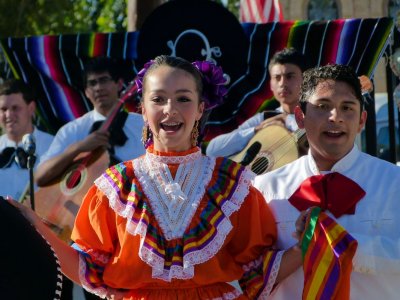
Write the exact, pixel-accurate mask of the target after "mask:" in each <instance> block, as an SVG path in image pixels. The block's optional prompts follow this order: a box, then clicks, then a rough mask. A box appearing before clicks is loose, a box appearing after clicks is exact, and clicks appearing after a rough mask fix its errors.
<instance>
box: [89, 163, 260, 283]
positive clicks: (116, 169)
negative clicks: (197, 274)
mask: <svg viewBox="0 0 400 300" xmlns="http://www.w3.org/2000/svg"><path fill="white" fill-rule="evenodd" d="M143 159H144V158H143V157H140V158H137V159H136V160H135V161H136V162H137V164H144V163H143V161H142V160H143ZM134 164H135V163H134ZM134 172H135V171H134V170H133V164H132V162H124V163H120V164H118V165H115V166H112V167H110V168H109V169H107V170H106V172H105V173H104V174H103V175H102V176H101V177H100V178H98V179H97V180H96V185H97V186H98V187H101V190H102V191H103V192H104V193H105V194H106V195H107V197H108V198H109V201H110V206H111V207H112V208H113V209H114V210H115V211H116V213H118V214H119V215H121V216H124V217H127V218H128V221H127V223H128V225H127V228H128V231H129V232H130V233H131V234H132V235H140V236H141V246H140V249H139V255H140V257H141V258H142V260H144V261H145V262H146V263H148V264H149V266H151V267H152V268H153V277H155V278H159V279H163V280H165V281H170V280H171V279H172V278H181V279H184V278H186V279H187V278H191V277H192V276H193V274H191V273H193V268H194V266H195V265H197V264H199V263H202V262H204V261H206V260H208V259H210V258H211V257H212V256H213V255H214V254H215V253H214V252H215V251H218V250H219V249H220V247H221V246H222V244H223V242H224V241H225V239H226V236H227V235H228V234H229V232H230V231H231V229H232V224H231V222H230V219H229V216H230V215H231V214H232V213H233V212H235V211H237V210H238V209H239V208H240V207H241V205H242V202H243V201H244V198H245V197H246V195H247V193H248V188H249V186H248V185H249V184H250V182H251V179H252V178H253V174H252V173H251V172H248V171H247V169H245V167H243V166H241V165H240V164H238V163H235V162H233V161H232V160H229V159H226V158H218V159H217V160H216V164H215V168H214V171H213V173H214V174H213V179H211V181H210V182H209V183H208V186H207V188H206V191H205V194H204V198H203V199H202V200H201V202H202V203H204V206H203V208H202V210H201V211H199V213H198V216H195V217H193V220H196V221H195V222H193V223H190V224H189V226H188V227H187V228H186V230H185V232H184V233H183V236H182V238H179V239H172V240H167V239H166V238H165V235H164V234H163V233H162V231H161V230H162V229H161V227H160V225H159V224H158V222H159V220H158V219H157V217H156V215H155V212H154V211H153V210H152V208H151V205H150V204H149V203H150V200H148V199H147V198H146V197H145V193H143V192H142V188H141V186H140V184H139V182H138V180H137V179H134V180H132V178H135V176H136V175H137V173H136V172H137V171H136V172H135V173H134ZM134 174H135V175H134ZM128 179H129V180H128ZM246 182H247V185H246V184H244V183H246ZM240 183H241V184H240ZM91 264H92V262H91V261H88V270H87V272H88V274H91V273H92V272H95V271H96V270H94V269H93V268H92V269H91ZM96 267H98V266H96ZM190 274H191V275H190ZM187 276H189V277H187ZM86 277H87V280H91V278H92V277H90V276H89V275H87V276H86ZM95 279H96V277H93V280H95ZM89 282H90V281H89ZM91 284H92V285H96V282H91Z"/></svg>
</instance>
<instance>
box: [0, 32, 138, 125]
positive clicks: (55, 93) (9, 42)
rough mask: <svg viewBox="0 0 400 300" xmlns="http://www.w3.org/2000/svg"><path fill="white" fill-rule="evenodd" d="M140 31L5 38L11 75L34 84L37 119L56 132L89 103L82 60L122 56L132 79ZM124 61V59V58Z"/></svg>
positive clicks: (2, 42) (119, 57) (118, 57)
mask: <svg viewBox="0 0 400 300" xmlns="http://www.w3.org/2000/svg"><path fill="white" fill-rule="evenodd" d="M137 38H138V32H127V33H108V34H103V33H90V34H76V35H72V34H71V35H58V36H57V35H45V36H32V37H26V38H6V39H2V40H1V41H0V42H1V46H2V50H3V53H4V55H5V58H6V60H7V62H8V66H9V70H10V73H12V74H9V77H16V78H20V79H23V80H24V81H25V82H27V83H29V85H30V86H31V87H33V88H34V90H35V92H36V94H37V100H38V101H37V102H38V110H37V117H38V125H39V127H42V128H44V129H46V130H47V131H49V132H53V133H54V132H55V131H56V130H57V129H58V128H59V127H60V126H61V125H63V124H65V123H66V122H69V121H71V120H73V119H75V118H77V117H79V116H81V115H83V114H84V113H86V112H87V111H89V110H90V109H91V107H92V106H91V103H90V102H89V101H88V100H87V99H86V97H85V95H84V92H83V86H82V70H83V65H84V62H85V61H86V60H87V59H88V58H90V57H95V56H101V55H102V56H103V55H104V56H111V57H114V58H116V59H118V60H119V59H120V60H121V61H122V62H123V65H122V67H123V69H122V71H123V74H124V77H125V79H126V81H129V80H132V78H133V77H134V74H135V71H134V70H133V67H132V65H133V61H134V60H135V59H136V57H137V53H136V42H137ZM121 64H122V63H121Z"/></svg>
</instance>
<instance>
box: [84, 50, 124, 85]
mask: <svg viewBox="0 0 400 300" xmlns="http://www.w3.org/2000/svg"><path fill="white" fill-rule="evenodd" d="M104 72H108V73H109V74H110V76H111V78H112V79H113V80H114V81H115V82H117V81H118V80H119V79H120V78H122V75H121V73H120V71H119V68H118V64H117V61H116V60H115V59H113V58H111V57H105V56H98V57H94V58H92V59H90V60H89V61H88V62H87V63H86V64H85V67H84V69H83V85H84V87H86V85H87V78H88V77H89V75H90V74H98V73H104Z"/></svg>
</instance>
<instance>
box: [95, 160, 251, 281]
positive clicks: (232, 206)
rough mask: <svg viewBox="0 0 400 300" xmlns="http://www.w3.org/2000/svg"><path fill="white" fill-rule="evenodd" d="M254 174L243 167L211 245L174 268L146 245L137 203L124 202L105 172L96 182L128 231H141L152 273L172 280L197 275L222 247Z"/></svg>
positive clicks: (142, 253) (141, 251)
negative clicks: (134, 218)
mask: <svg viewBox="0 0 400 300" xmlns="http://www.w3.org/2000/svg"><path fill="white" fill-rule="evenodd" d="M208 159H210V158H208ZM136 161H137V159H136V160H133V162H136ZM209 163H210V165H209V167H210V166H211V167H210V169H211V175H212V170H213V169H214V167H215V159H210V160H209ZM134 170H135V169H134ZM254 176H255V174H254V173H253V172H251V171H249V170H247V169H246V170H244V171H243V173H242V175H241V177H240V178H239V184H238V188H237V189H236V191H234V192H233V195H232V198H231V199H230V201H227V202H226V203H224V205H223V206H222V207H221V210H222V212H223V213H224V214H225V215H226V217H225V218H224V219H223V220H222V221H221V222H220V224H218V225H217V228H216V230H217V232H216V236H215V237H214V239H213V240H210V241H209V242H208V245H206V246H205V247H204V248H202V249H200V250H197V251H195V252H192V253H189V254H187V255H185V256H184V257H183V267H181V266H175V265H173V266H171V268H170V270H165V269H164V262H165V260H164V258H162V257H160V256H158V255H157V254H155V253H153V252H152V251H151V249H148V248H146V247H143V244H144V242H145V237H146V232H147V225H146V224H145V223H144V222H139V223H138V224H135V223H134V222H132V219H131V218H132V215H133V213H134V207H132V206H129V205H124V204H122V203H121V202H120V201H119V196H118V187H116V186H115V184H113V183H111V182H109V181H108V180H107V178H106V177H104V176H101V177H99V178H98V179H97V180H96V181H95V184H96V186H97V187H98V188H99V189H100V190H101V191H102V192H103V193H104V194H105V195H106V196H107V198H108V199H109V205H110V207H111V208H112V209H113V210H114V211H115V212H116V213H117V214H118V215H120V216H121V217H124V218H126V219H127V231H128V232H129V233H130V234H132V235H133V236H135V235H140V249H139V257H140V258H141V259H142V260H143V261H144V262H145V263H147V264H148V265H149V266H151V267H152V277H153V278H158V279H161V280H164V281H168V282H169V281H171V280H172V279H173V278H177V279H190V278H193V276H194V265H196V264H200V263H203V262H205V261H207V260H209V259H210V258H212V257H213V256H214V255H215V254H216V253H217V252H218V251H219V250H220V248H221V247H222V245H223V244H224V242H225V238H226V236H227V235H228V234H229V232H230V231H231V230H232V224H231V222H230V220H229V219H228V217H229V216H230V215H231V214H232V213H233V212H235V211H237V210H238V209H239V208H240V206H241V204H242V203H243V201H244V199H245V198H246V196H247V194H248V192H249V185H248V183H251V180H252V179H253V178H254ZM203 194H204V192H203ZM200 199H201V197H200ZM230 202H232V203H230ZM153 209H154V208H153ZM157 221H158V220H157Z"/></svg>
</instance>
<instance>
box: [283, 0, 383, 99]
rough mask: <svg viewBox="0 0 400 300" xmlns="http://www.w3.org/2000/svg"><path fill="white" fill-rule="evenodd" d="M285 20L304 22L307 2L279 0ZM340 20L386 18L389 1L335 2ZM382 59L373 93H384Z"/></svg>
mask: <svg viewBox="0 0 400 300" xmlns="http://www.w3.org/2000/svg"><path fill="white" fill-rule="evenodd" d="M280 2H281V5H282V8H283V16H284V18H285V19H286V20H306V19H307V7H308V3H309V2H310V1H309V0H280ZM337 5H338V10H339V17H340V18H379V17H385V16H388V14H389V13H388V5H389V0H337ZM387 61H388V59H387V58H386V57H382V58H381V59H380V61H379V63H378V66H377V68H376V71H375V76H374V83H375V92H377V93H380V92H386V90H387V88H386V64H387V63H388V62H387Z"/></svg>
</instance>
